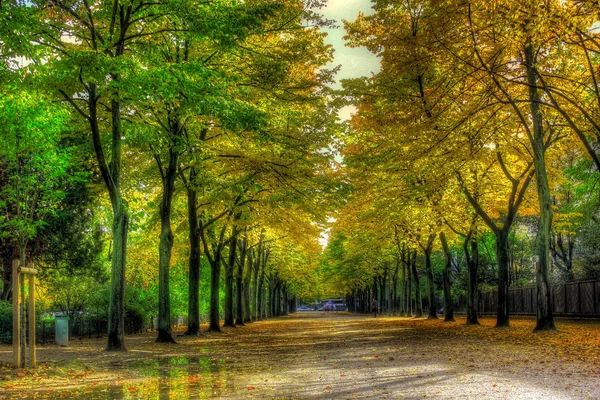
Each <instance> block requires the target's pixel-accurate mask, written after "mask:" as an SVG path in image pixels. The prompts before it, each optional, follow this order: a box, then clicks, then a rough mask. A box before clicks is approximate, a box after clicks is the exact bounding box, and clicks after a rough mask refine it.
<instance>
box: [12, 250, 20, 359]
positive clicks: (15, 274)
mask: <svg viewBox="0 0 600 400" xmlns="http://www.w3.org/2000/svg"><path fill="white" fill-rule="evenodd" d="M12 267H13V268H12V284H13V285H12V286H13V288H12V289H13V293H12V297H13V356H14V364H13V365H14V367H15V368H19V367H20V366H21V336H20V332H19V324H20V323H21V318H19V317H20V314H19V260H13V262H12Z"/></svg>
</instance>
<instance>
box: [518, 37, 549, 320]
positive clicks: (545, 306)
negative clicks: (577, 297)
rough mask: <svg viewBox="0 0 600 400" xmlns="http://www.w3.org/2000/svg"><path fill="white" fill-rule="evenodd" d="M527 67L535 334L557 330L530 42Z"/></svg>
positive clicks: (543, 148)
mask: <svg viewBox="0 0 600 400" xmlns="http://www.w3.org/2000/svg"><path fill="white" fill-rule="evenodd" d="M525 66H526V68H527V83H528V84H529V85H528V87H529V100H530V107H531V118H532V120H533V143H532V147H533V156H534V157H533V164H534V166H535V176H536V183H537V192H538V202H539V205H540V217H539V220H538V233H537V239H536V253H537V263H536V264H537V265H536V270H535V278H536V286H537V313H536V324H535V330H536V331H540V330H555V329H556V328H555V326H554V316H553V314H552V287H551V285H550V273H549V271H550V232H551V229H552V197H551V195H550V185H549V183H548V173H547V171H546V159H545V157H546V155H545V153H546V146H545V143H544V129H543V121H542V114H541V110H540V96H539V93H538V89H537V86H538V82H537V80H538V79H537V71H536V66H535V55H534V49H533V45H532V44H531V38H528V40H527V46H526V48H525Z"/></svg>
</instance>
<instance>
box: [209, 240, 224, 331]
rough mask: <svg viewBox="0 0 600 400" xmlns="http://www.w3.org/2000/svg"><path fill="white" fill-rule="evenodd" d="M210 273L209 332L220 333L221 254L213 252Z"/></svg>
mask: <svg viewBox="0 0 600 400" xmlns="http://www.w3.org/2000/svg"><path fill="white" fill-rule="evenodd" d="M214 257H215V259H214V260H213V262H212V263H211V266H210V267H211V273H210V322H209V326H208V330H209V331H210V332H221V326H220V315H219V288H220V285H221V252H220V251H215V256H214Z"/></svg>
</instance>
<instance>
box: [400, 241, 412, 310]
mask: <svg viewBox="0 0 600 400" xmlns="http://www.w3.org/2000/svg"><path fill="white" fill-rule="evenodd" d="M410 265H411V264H410V252H407V254H406V263H405V264H404V266H403V267H402V268H403V270H402V271H403V273H405V274H406V286H405V287H404V299H405V302H404V307H405V308H404V315H405V316H407V317H408V316H411V317H412V316H413V307H412V271H411V268H410Z"/></svg>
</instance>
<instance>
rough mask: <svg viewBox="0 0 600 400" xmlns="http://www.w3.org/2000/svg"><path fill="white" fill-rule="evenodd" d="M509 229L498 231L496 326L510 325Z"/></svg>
mask: <svg viewBox="0 0 600 400" xmlns="http://www.w3.org/2000/svg"><path fill="white" fill-rule="evenodd" d="M508 233H509V230H508V229H501V230H499V231H497V232H496V260H497V262H498V313H497V316H496V328H502V327H508V326H510V322H509V315H508V286H509V282H508V273H509V270H508V268H509V265H508Z"/></svg>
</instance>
